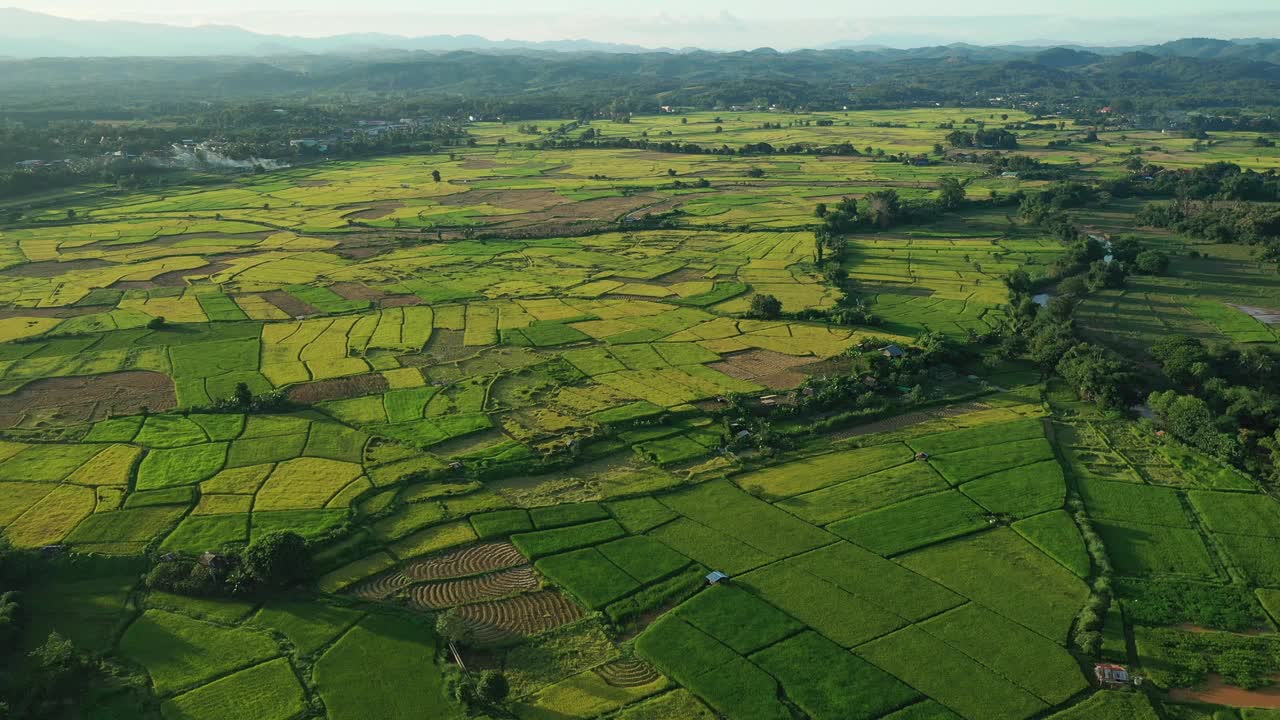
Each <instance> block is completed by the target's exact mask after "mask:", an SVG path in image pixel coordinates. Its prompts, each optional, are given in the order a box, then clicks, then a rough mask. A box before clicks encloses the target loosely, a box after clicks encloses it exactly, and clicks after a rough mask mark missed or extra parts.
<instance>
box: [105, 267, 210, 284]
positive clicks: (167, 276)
mask: <svg viewBox="0 0 1280 720" xmlns="http://www.w3.org/2000/svg"><path fill="white" fill-rule="evenodd" d="M229 267H231V266H230V265H228V264H227V263H220V262H212V263H208V264H205V265H201V266H200V267H198V268H192V269H190V270H170V271H169V272H167V273H160V274H159V275H156V276H155V277H153V278H151V280H149V281H148V282H150V283H151V284H152V285H155V286H156V287H186V286H187V285H188V283H187V278H188V277H190V276H193V275H212V274H214V273H216V272H221V271H223V270H226V269H227V268H229ZM124 284H125V283H116V284H115V285H114V287H120V286H121V285H124Z"/></svg>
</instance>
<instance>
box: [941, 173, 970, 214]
mask: <svg viewBox="0 0 1280 720" xmlns="http://www.w3.org/2000/svg"><path fill="white" fill-rule="evenodd" d="M964 197H965V190H964V184H963V183H961V182H960V181H959V180H957V179H955V178H953V177H944V178H942V179H941V180H939V181H938V205H940V206H941V207H942V208H943V209H944V210H955V209H956V208H958V207H960V206H961V205H963V204H964Z"/></svg>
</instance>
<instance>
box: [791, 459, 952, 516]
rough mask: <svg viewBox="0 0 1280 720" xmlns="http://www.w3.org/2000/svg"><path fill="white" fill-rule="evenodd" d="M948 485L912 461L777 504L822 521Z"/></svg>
mask: <svg viewBox="0 0 1280 720" xmlns="http://www.w3.org/2000/svg"><path fill="white" fill-rule="evenodd" d="M946 488H947V483H946V481H945V480H943V479H942V477H941V476H939V475H938V473H937V472H936V471H935V470H934V469H933V468H931V467H930V466H929V465H928V464H926V463H920V462H912V463H909V464H907V465H900V466H897V467H893V468H890V469H888V470H882V471H880V472H874V473H871V474H869V475H865V476H863V477H860V478H857V479H854V480H848V481H845V482H843V483H840V484H838V485H831V486H829V487H826V488H823V489H821V490H815V491H813V492H808V493H804V494H802V495H796V496H794V497H790V498H787V499H786V500H782V501H780V502H779V503H778V504H777V505H778V507H780V508H783V509H785V510H786V511H788V512H790V513H794V514H795V515H797V516H798V517H801V518H804V519H805V520H808V521H809V522H811V523H815V524H819V525H825V524H827V523H831V522H835V521H836V520H843V519H844V518H847V517H850V516H852V515H857V514H859V513H865V512H870V511H872V510H877V509H879V508H882V507H888V506H890V505H893V504H895V503H899V502H902V501H903V500H909V499H911V498H913V497H917V496H920V495H927V494H929V493H933V492H937V491H939V490H944V489H946Z"/></svg>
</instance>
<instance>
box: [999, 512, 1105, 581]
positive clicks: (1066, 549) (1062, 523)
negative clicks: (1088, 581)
mask: <svg viewBox="0 0 1280 720" xmlns="http://www.w3.org/2000/svg"><path fill="white" fill-rule="evenodd" d="M1013 529H1014V531H1016V532H1017V533H1018V534H1019V535H1021V536H1022V537H1024V538H1026V539H1027V541H1028V542H1030V543H1031V544H1032V545H1035V546H1036V547H1037V548H1040V551H1041V552H1043V553H1044V554H1045V555H1048V556H1049V557H1051V558H1053V559H1054V560H1057V561H1058V562H1059V563H1062V566H1063V567H1065V568H1066V569H1068V570H1070V571H1071V572H1073V573H1075V574H1076V575H1078V576H1079V577H1082V578H1085V577H1088V576H1089V568H1090V567H1091V565H1092V562H1091V561H1090V560H1089V551H1088V550H1087V549H1086V548H1085V544H1084V538H1083V537H1082V536H1081V535H1080V529H1079V528H1078V527H1076V523H1075V521H1074V520H1072V519H1071V516H1070V515H1068V514H1067V512H1066V511H1065V510H1055V511H1053V512H1047V513H1043V514H1040V515H1036V516H1034V517H1029V518H1027V519H1025V520H1019V521H1018V522H1016V523H1014V524H1013Z"/></svg>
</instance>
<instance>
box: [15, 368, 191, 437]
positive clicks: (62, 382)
mask: <svg viewBox="0 0 1280 720" xmlns="http://www.w3.org/2000/svg"><path fill="white" fill-rule="evenodd" d="M177 405H178V400H177V396H176V395H175V393H174V388H173V380H171V379H170V378H169V376H168V375H165V374H164V373H157V372H150V371H146V370H128V371H125V372H116V373H106V374H103V375H88V376H77V377H60V378H45V379H42V380H35V381H33V382H30V383H27V384H26V385H24V386H23V387H22V388H20V389H18V390H16V391H14V392H12V393H10V394H8V395H0V427H4V428H10V427H15V426H17V425H20V424H21V425H24V426H28V427H30V426H33V425H42V424H60V425H70V424H75V423H83V422H91V421H96V420H103V419H105V418H106V417H108V416H109V415H131V414H133V413H136V412H138V409H139V408H141V407H145V408H147V409H148V410H149V411H151V412H164V411H165V410H172V409H173V408H175V407H177Z"/></svg>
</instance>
